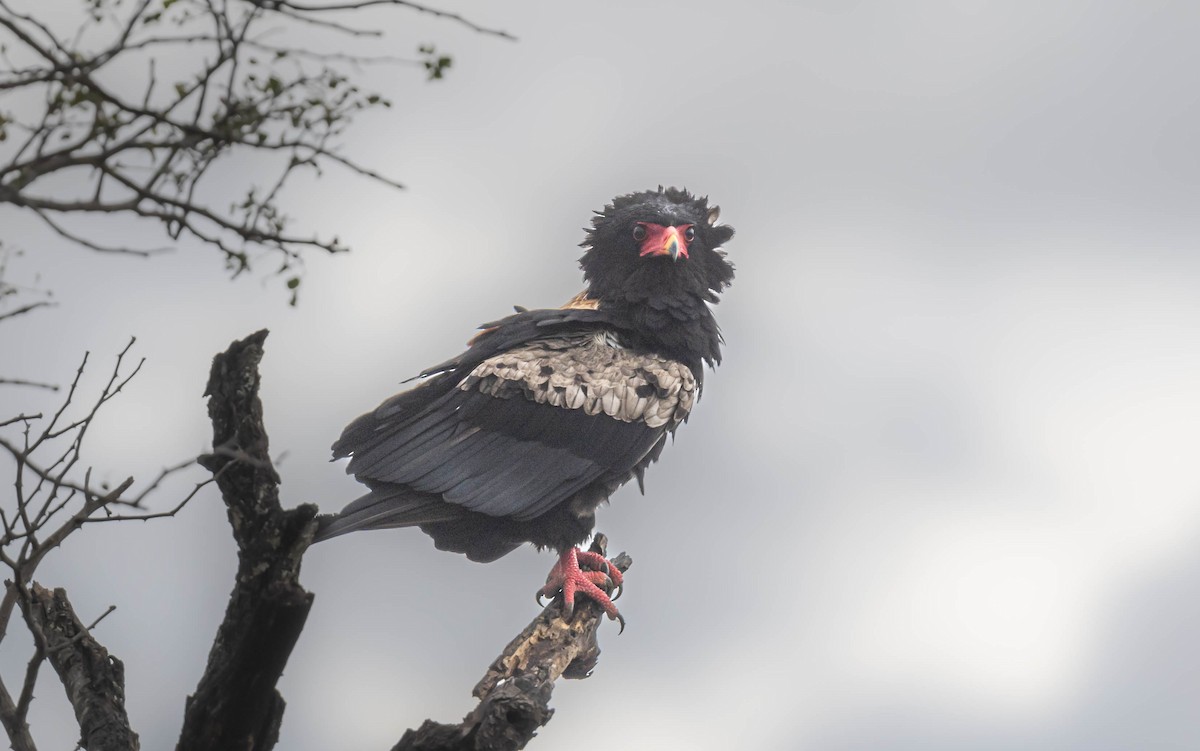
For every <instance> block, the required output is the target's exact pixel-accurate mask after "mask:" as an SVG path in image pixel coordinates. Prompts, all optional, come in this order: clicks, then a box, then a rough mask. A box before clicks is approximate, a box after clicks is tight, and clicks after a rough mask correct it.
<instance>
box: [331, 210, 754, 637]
mask: <svg viewBox="0 0 1200 751" xmlns="http://www.w3.org/2000/svg"><path fill="white" fill-rule="evenodd" d="M717 215H718V210H717V208H716V207H715V206H713V207H710V206H709V205H708V202H707V199H705V198H699V197H694V196H692V195H691V194H690V193H688V192H687V191H684V190H677V189H674V188H669V189H665V190H664V189H662V188H659V189H658V190H655V191H645V192H642V193H634V194H630V195H625V196H620V197H618V198H616V199H614V200H613V202H612V203H611V204H610V205H608V206H606V207H605V209H604V211H602V212H598V213H597V216H596V217H595V218H594V219H593V221H592V227H591V229H590V230H589V231H588V234H587V238H586V240H585V242H584V243H583V247H584V248H585V252H584V254H583V256H582V258H581V261H580V266H581V267H582V269H583V271H584V279H585V281H586V283H587V288H586V290H585V291H584V293H582V294H581V295H579V296H577V297H576V298H575V299H574V300H572V301H571V302H570V303H568V304H567V306H565V307H563V308H560V309H549V310H529V311H526V310H521V311H520V312H518V313H516V314H515V315H511V316H508V317H507V318H504V319H502V320H499V321H495V322H493V323H489V324H486V325H485V326H484V327H482V328H483V332H482V333H481V334H479V335H478V336H476V337H475V339H473V340H472V342H471V344H470V347H469V348H468V349H467V350H466V351H465V352H463V353H462V354H460V355H459V356H457V357H455V358H453V359H451V360H448V361H446V362H444V363H441V364H440V365H437V366H434V367H433V368H430V369H429V370H427V371H425V372H424V373H422V374H421V377H422V378H424V379H425V380H424V381H423V382H422V383H421V384H420V385H418V386H416V387H415V388H412V389H410V390H408V391H406V392H403V393H401V394H398V395H397V396H394V397H392V398H391V399H388V400H387V401H385V402H384V403H383V404H381V405H380V406H379V407H377V408H376V409H375V410H373V411H371V412H368V413H367V414H365V415H362V416H361V417H359V418H358V419H357V420H355V421H354V422H352V423H351V424H350V425H349V426H348V427H347V428H346V430H345V432H344V433H343V434H342V436H341V438H340V439H338V441H337V442H336V443H335V444H334V445H333V453H334V456H335V457H336V458H342V457H349V458H350V462H349V464H348V465H347V472H350V473H352V474H353V475H354V476H355V477H356V478H357V479H358V480H359V481H361V482H363V483H364V484H366V485H367V487H368V488H370V492H369V493H367V494H366V495H364V496H363V497H361V498H359V499H358V500H356V501H354V502H353V503H351V504H350V505H348V506H347V507H346V508H345V509H344V510H343V511H342V512H341V513H340V514H337V515H336V516H329V517H324V518H323V520H322V524H321V527H320V530H319V531H318V534H317V539H318V540H321V539H326V538H329V537H334V536H336V535H340V534H344V533H346V532H350V531H354V530H358V529H378V528H386V527H406V526H419V527H420V528H421V529H422V530H423V531H424V532H425V533H427V534H429V535H430V536H431V537H433V539H434V542H435V544H436V545H437V547H439V548H441V549H444V550H451V551H455V552H460V553H465V554H466V555H467V556H468V557H470V558H471V559H473V560H477V561H490V560H494V559H496V558H498V557H500V556H502V555H504V554H505V553H508V552H509V551H511V550H512V549H514V548H516V547H517V546H519V545H521V544H522V543H524V542H532V543H534V544H535V545H537V546H538V547H553V548H556V549H557V550H559V551H560V552H563V551H570V550H573V548H574V546H575V545H578V544H579V543H580V542H582V541H584V540H585V539H586V538H587V537H588V536H589V535H590V534H591V531H592V527H593V525H594V522H595V509H596V507H597V506H598V505H599V504H600V503H602V502H603V501H605V500H606V499H607V498H608V496H609V495H610V494H611V493H612V492H613V491H615V490H616V489H617V488H618V487H620V486H621V485H622V484H624V483H625V482H627V481H628V480H630V479H631V478H633V477H637V478H638V481H639V483H640V482H641V478H642V473H643V472H644V471H645V468H646V466H647V465H649V464H650V463H651V462H653V461H654V460H655V459H657V458H658V455H659V453H660V452H661V451H662V448H663V445H664V443H665V440H666V437H667V436H668V435H669V434H670V433H672V432H673V431H674V430H675V429H676V428H677V427H678V426H679V425H680V424H681V423H682V422H683V421H685V420H686V419H687V416H688V413H689V411H690V409H691V407H692V405H693V404H694V402H695V399H696V398H698V397H699V393H700V387H701V382H702V379H703V367H704V365H705V364H707V365H709V366H714V365H716V364H717V363H719V362H720V359H721V351H720V346H721V336H720V331H719V329H718V327H717V323H716V320H715V319H714V318H713V315H712V312H711V309H710V304H711V303H715V302H716V301H717V295H718V293H720V292H721V291H722V290H723V289H724V288H725V287H726V286H727V285H728V284H729V283H730V282H731V280H732V278H733V266H732V265H731V264H730V263H729V262H728V261H727V260H726V259H725V253H724V252H723V251H722V250H721V245H722V244H723V243H724V242H726V241H727V240H729V239H730V238H731V237H732V236H733V229H732V228H731V227H728V226H726V225H721V224H718V223H717ZM556 570H557V567H556ZM610 612H612V613H614V614H615V609H613V610H611V611H610Z"/></svg>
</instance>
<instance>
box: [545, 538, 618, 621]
mask: <svg viewBox="0 0 1200 751" xmlns="http://www.w3.org/2000/svg"><path fill="white" fill-rule="evenodd" d="M580 564H583V566H586V568H583V567H582V566H581V565H580ZM624 579H625V577H623V576H622V575H621V572H620V570H619V569H618V568H617V567H616V566H614V565H613V564H612V562H611V561H609V560H608V559H607V558H605V557H604V556H602V555H600V554H599V553H593V552H590V551H586V550H580V549H579V548H569V549H567V550H564V551H563V552H562V553H560V554H559V557H558V562H557V563H555V564H554V568H552V569H550V574H549V576H547V577H546V586H544V587H542V588H541V589H539V590H538V591H537V601H538V604H539V605H541V604H542V598H543V597H555V596H557V595H559V594H560V593H561V594H562V598H563V606H562V616H563V618H565V619H567V620H570V618H571V616H572V615H573V614H574V613H575V597H576V595H584V596H586V597H589V598H591V599H592V600H595V601H596V602H597V603H598V604H599V605H600V607H602V608H604V612H605V613H608V617H609V618H611V619H612V620H614V621H617V622H619V623H620V624H621V629H620V631H624V630H625V618H624V617H622V616H621V613H620V611H618V610H617V606H616V605H614V604H613V600H615V599H617V598H618V597H620V596H621V588H622V587H623V586H624ZM614 589H615V594H614V595H613V596H612V597H610V596H609V594H608V593H609V592H613V591H614ZM620 631H618V632H617V633H620Z"/></svg>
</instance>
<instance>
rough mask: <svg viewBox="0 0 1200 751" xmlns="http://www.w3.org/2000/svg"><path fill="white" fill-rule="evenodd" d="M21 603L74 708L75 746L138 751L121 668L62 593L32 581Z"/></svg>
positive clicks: (101, 750) (92, 750)
mask: <svg viewBox="0 0 1200 751" xmlns="http://www.w3.org/2000/svg"><path fill="white" fill-rule="evenodd" d="M10 586H14V585H10ZM20 600H21V603H22V609H23V610H24V614H25V617H26V620H27V621H28V623H29V627H30V630H32V631H33V633H34V635H35V638H36V640H37V642H38V649H39V651H40V652H41V653H42V654H43V655H45V659H46V660H48V661H49V662H50V664H51V665H52V666H53V667H54V670H55V672H56V673H58V677H59V679H60V680H61V681H62V684H63V687H64V688H65V689H66V692H67V699H68V701H70V702H71V707H72V708H73V709H74V710H75V719H76V720H77V721H78V722H79V730H80V742H79V745H80V746H81V747H82V748H86V749H88V751H137V750H138V748H139V747H140V746H139V743H138V736H137V733H135V732H133V730H132V729H131V728H130V727H129V716H128V715H127V714H126V712H125V666H124V665H123V664H122V663H121V661H120V660H118V659H117V658H116V657H113V656H112V655H110V654H109V653H108V650H107V649H105V648H104V647H103V646H101V645H100V643H99V642H97V641H96V640H95V639H94V638H93V637H92V635H91V633H89V631H90V629H89V628H88V627H86V626H84V625H83V623H82V622H81V621H80V620H79V618H78V617H77V616H76V615H75V611H74V610H73V609H72V607H71V603H70V601H69V600H67V593H66V592H65V591H64V590H62V589H55V590H54V591H53V592H51V591H50V590H48V589H46V588H45V587H42V586H40V585H38V584H36V583H35V584H33V585H32V586H31V587H30V588H29V591H28V597H27V598H26V597H21V598H20Z"/></svg>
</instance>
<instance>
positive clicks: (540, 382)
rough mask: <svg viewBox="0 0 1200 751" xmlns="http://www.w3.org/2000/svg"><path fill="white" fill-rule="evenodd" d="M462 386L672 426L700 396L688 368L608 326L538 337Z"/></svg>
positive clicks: (483, 366)
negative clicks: (624, 341)
mask: <svg viewBox="0 0 1200 751" xmlns="http://www.w3.org/2000/svg"><path fill="white" fill-rule="evenodd" d="M458 389H459V390H461V391H466V392H469V391H479V392H482V393H484V394H488V395H490V396H494V397H498V398H514V397H518V396H519V397H523V398H525V399H528V400H529V401H532V402H536V403H538V404H549V405H551V406H554V407H560V408H562V409H572V410H581V411H583V412H584V413H586V414H588V415H599V414H605V415H608V416H609V417H612V418H614V419H616V420H621V421H622V422H628V423H636V422H641V423H644V424H645V425H646V426H647V427H649V428H660V427H663V426H666V427H667V428H669V429H670V428H674V427H676V426H677V425H678V424H679V423H681V422H683V421H684V420H686V419H687V416H688V414H689V413H690V412H691V409H692V405H693V404H694V403H695V400H696V395H697V383H696V377H695V375H694V374H693V373H692V371H691V369H690V368H688V367H687V366H686V365H684V364H683V363H681V362H678V361H676V360H671V359H669V358H666V357H663V356H661V355H657V354H654V353H650V352H639V351H636V350H632V349H626V348H624V347H622V346H620V344H619V342H618V340H617V339H616V337H615V335H614V334H613V333H612V332H610V331H606V330H598V331H595V332H591V333H587V334H581V335H578V336H572V337H562V338H554V339H541V340H536V341H533V342H530V343H528V344H525V345H522V346H520V347H516V348H514V349H511V350H508V351H507V352H504V353H501V354H498V355H495V356H493V357H489V358H487V359H486V360H484V361H483V362H481V363H479V364H478V365H477V366H475V368H474V369H473V370H472V371H471V372H470V373H469V374H468V375H467V376H466V377H465V378H463V379H462V380H461V381H460V382H459V383H458Z"/></svg>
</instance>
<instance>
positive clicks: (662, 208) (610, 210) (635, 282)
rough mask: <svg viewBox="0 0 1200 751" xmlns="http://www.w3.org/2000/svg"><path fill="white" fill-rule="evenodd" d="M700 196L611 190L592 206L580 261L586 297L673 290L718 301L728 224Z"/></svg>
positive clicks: (632, 296) (624, 297)
mask: <svg viewBox="0 0 1200 751" xmlns="http://www.w3.org/2000/svg"><path fill="white" fill-rule="evenodd" d="M720 213H721V210H720V208H719V207H717V206H709V205H708V198H707V197H705V196H693V195H692V194H691V193H689V192H688V191H687V190H680V189H678V188H665V189H664V188H663V187H661V186H659V188H658V190H647V191H643V192H641V193H629V194H628V195H623V196H618V197H617V198H614V199H613V201H612V203H610V204H608V205H607V206H605V207H604V210H603V211H598V212H596V216H595V217H594V218H593V219H592V226H591V228H590V229H588V230H587V239H586V240H584V242H583V243H582V244H581V247H583V248H584V249H585V250H584V253H583V256H582V258H580V261H579V265H580V267H581V268H582V269H583V276H584V279H585V281H586V282H587V283H588V291H587V295H588V297H589V298H592V299H594V300H598V301H600V303H601V304H602V305H603V304H604V303H606V302H611V303H626V304H628V303H632V304H638V303H646V302H650V301H652V300H654V299H656V298H658V299H664V300H667V299H674V298H676V297H678V296H679V295H681V294H683V295H689V296H694V297H699V298H700V299H703V300H705V301H707V302H716V301H717V295H718V294H719V293H720V292H721V291H722V290H724V289H725V288H726V287H727V286H729V283H730V282H731V281H732V280H733V264H731V263H729V261H727V260H726V259H725V252H724V251H723V250H722V249H721V245H722V244H723V243H725V242H726V241H728V240H729V239H730V238H731V237H733V228H732V227H730V226H729V225H726V224H718V223H717V218H718V217H719V216H720Z"/></svg>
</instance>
